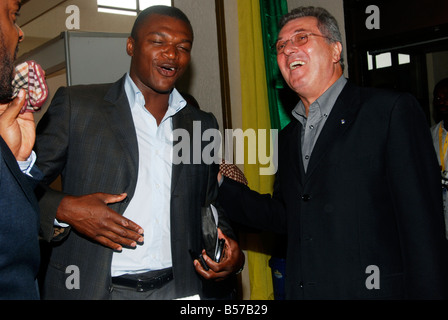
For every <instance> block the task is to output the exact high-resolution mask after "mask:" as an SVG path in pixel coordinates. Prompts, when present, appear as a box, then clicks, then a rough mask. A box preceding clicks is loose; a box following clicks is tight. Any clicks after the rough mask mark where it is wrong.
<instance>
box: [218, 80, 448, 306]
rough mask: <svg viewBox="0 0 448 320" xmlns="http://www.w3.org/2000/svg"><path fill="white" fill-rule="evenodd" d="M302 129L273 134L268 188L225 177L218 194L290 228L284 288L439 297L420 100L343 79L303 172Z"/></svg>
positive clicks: (437, 228) (246, 213)
mask: <svg viewBox="0 0 448 320" xmlns="http://www.w3.org/2000/svg"><path fill="white" fill-rule="evenodd" d="M301 130H302V126H301V124H300V123H299V122H298V121H297V120H295V119H293V120H292V122H291V123H290V124H289V125H288V126H286V127H285V128H284V129H283V130H282V131H281V132H280V134H279V156H278V158H279V164H278V171H277V176H276V180H275V184H274V194H273V196H272V198H271V196H270V195H259V194H258V193H255V192H253V191H250V190H249V189H248V188H247V187H245V186H243V185H241V184H237V183H235V182H234V181H230V179H225V180H224V182H223V184H222V185H221V186H220V189H219V197H218V201H219V202H220V203H221V204H222V205H223V207H224V209H225V211H226V212H227V213H228V214H230V215H231V218H232V219H233V220H235V221H238V222H240V223H245V224H249V225H250V226H253V227H257V228H260V229H267V230H272V231H274V232H277V233H280V232H283V233H287V239H288V240H287V244H288V248H287V257H286V259H287V262H286V296H287V298H288V299H407V298H410V299H439V298H446V297H447V287H448V280H447V279H448V278H447V275H448V272H447V270H448V267H447V261H446V260H447V255H448V249H447V241H446V240H445V238H444V221H443V213H442V198H441V183H440V170H439V168H438V164H437V159H436V156H435V152H434V149H433V146H432V142H431V137H430V133H429V129H428V125H427V123H426V121H425V116H424V113H423V112H422V110H421V108H420V106H419V105H418V103H417V101H416V100H415V99H414V98H413V97H412V96H411V95H409V94H405V93H393V92H389V91H385V90H377V89H367V88H360V87H357V86H355V85H353V84H351V83H350V82H348V83H347V84H346V86H345V87H344V89H343V91H342V92H341V94H340V95H339V97H338V99H337V101H336V103H335V105H334V107H333V110H332V111H331V113H330V115H329V118H328V119H327V122H326V124H325V127H324V128H323V130H322V132H321V134H320V136H319V138H318V140H317V142H316V145H315V148H314V150H313V153H312V155H311V159H310V163H309V166H308V169H307V171H306V173H305V171H304V167H303V164H302V160H301V159H302V153H301ZM373 285H375V286H373Z"/></svg>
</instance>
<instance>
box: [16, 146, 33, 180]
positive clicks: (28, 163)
mask: <svg viewBox="0 0 448 320" xmlns="http://www.w3.org/2000/svg"><path fill="white" fill-rule="evenodd" d="M36 159H37V157H36V153H34V151H31V154H30V156H29V157H28V159H26V160H25V161H17V163H18V164H19V167H20V170H22V172H23V173H24V174H26V175H28V176H30V177H32V175H31V173H30V171H31V168H32V167H33V166H34V163H35V162H36Z"/></svg>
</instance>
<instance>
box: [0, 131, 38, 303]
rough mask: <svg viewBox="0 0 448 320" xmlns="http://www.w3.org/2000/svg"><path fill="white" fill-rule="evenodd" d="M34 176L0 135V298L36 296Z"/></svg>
mask: <svg viewBox="0 0 448 320" xmlns="http://www.w3.org/2000/svg"><path fill="white" fill-rule="evenodd" d="M31 174H32V175H33V176H34V177H35V179H33V178H31V177H29V176H27V175H25V174H23V173H22V171H20V168H19V166H18V164H17V161H16V159H15V158H14V156H13V154H12V153H11V151H10V150H9V148H8V146H7V145H6V143H5V141H4V140H3V139H2V137H0V299H38V298H39V292H38V290H37V282H36V277H37V272H38V270H39V261H40V252H39V234H38V232H39V210H38V209H39V207H38V205H37V200H36V198H35V196H34V191H33V189H34V186H35V185H36V184H37V180H36V179H38V178H39V172H38V171H37V170H36V168H33V170H32V172H31Z"/></svg>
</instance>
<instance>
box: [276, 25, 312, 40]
mask: <svg viewBox="0 0 448 320" xmlns="http://www.w3.org/2000/svg"><path fill="white" fill-rule="evenodd" d="M304 31H308V30H307V29H304V28H301V29H297V30H295V31H294V34H296V33H300V32H304ZM282 39H283V38H277V41H275V43H277V42H279V41H280V40H282Z"/></svg>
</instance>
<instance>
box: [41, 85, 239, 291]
mask: <svg viewBox="0 0 448 320" xmlns="http://www.w3.org/2000/svg"><path fill="white" fill-rule="evenodd" d="M124 79H125V78H124V77H123V78H122V79H120V80H119V81H118V82H116V83H113V84H104V85H92V86H75V87H69V88H61V89H59V90H58V92H57V93H56V95H55V97H54V99H53V101H52V103H51V106H50V107H49V109H48V111H47V113H46V114H45V116H44V117H43V118H42V120H41V121H40V123H39V126H38V129H37V131H38V137H37V140H36V152H37V154H38V159H39V166H41V169H42V171H43V172H44V175H45V178H44V182H45V183H46V184H47V185H48V184H49V183H51V182H52V181H53V180H54V179H55V178H56V177H57V176H58V175H59V174H61V176H62V189H63V193H60V192H55V191H52V190H47V192H46V193H45V194H44V196H43V197H42V198H41V200H40V205H41V209H42V212H44V214H43V221H42V224H44V225H46V226H47V231H48V233H47V237H48V238H51V232H52V231H51V229H52V228H51V225H52V223H53V218H54V217H55V214H56V209H57V206H58V205H59V202H60V200H61V199H62V197H63V196H64V194H70V195H83V194H89V193H94V192H106V193H112V194H118V193H122V192H126V193H127V194H128V199H132V197H133V195H134V191H135V187H136V183H137V174H138V173H137V170H138V148H137V137H136V133H135V128H134V124H133V120H132V115H131V111H130V107H129V103H128V100H127V96H126V93H125V90H124ZM172 120H173V129H178V128H183V129H185V130H187V132H188V133H189V134H190V137H193V121H200V122H201V133H202V132H203V131H204V130H206V129H209V128H217V122H216V119H215V118H214V116H213V115H212V114H210V113H206V112H203V111H200V110H198V109H197V108H195V107H192V106H189V105H187V106H186V107H185V108H183V109H182V110H181V111H179V112H178V113H177V114H176V115H175V116H173V119H172ZM190 143H191V144H192V143H193V139H191V141H190ZM205 145H206V142H204V143H203V145H202V148H204V146H205ZM191 150H193V149H191ZM191 157H193V154H192V152H191ZM217 172H218V165H207V164H205V163H203V162H201V163H199V164H185V163H181V164H178V165H173V172H172V182H171V246H172V261H173V272H174V278H175V282H176V294H177V296H179V297H184V296H190V295H192V294H195V293H198V292H199V293H201V281H200V278H199V276H198V275H197V273H196V271H195V270H194V266H193V262H192V258H191V256H190V254H189V250H190V249H191V250H194V251H196V252H201V250H202V248H203V246H202V233H201V207H202V206H203V205H204V204H205V201H206V199H208V200H210V199H211V200H213V199H214V198H215V197H216V194H217V182H216V175H217ZM127 204H128V201H124V202H122V203H119V204H112V205H111V208H112V209H114V210H115V211H117V212H118V213H120V214H123V212H124V211H125V209H126V207H127ZM221 218H222V221H221V220H220V222H222V225H221V226H222V228H223V229H224V230H223V232H224V233H228V234H229V235H230V236H231V237H234V235H233V234H232V232H231V229H230V228H229V227H228V225H227V224H226V223H225V221H224V217H221ZM111 259H112V250H110V249H108V248H105V247H103V246H101V245H99V244H98V243H95V242H93V241H91V240H89V239H86V238H85V237H83V236H82V235H80V234H78V233H77V232H76V231H74V230H72V231H71V232H70V234H69V235H68V236H67V237H66V238H65V239H64V240H63V241H61V242H60V243H58V244H56V245H54V246H53V248H52V252H51V256H50V261H49V265H48V270H47V273H46V276H45V281H44V291H43V298H46V299H107V298H108V293H109V290H110V289H111V275H110V271H111V270H110V269H111V268H110V266H111ZM70 265H76V266H77V267H78V268H79V270H80V275H81V278H80V289H79V290H68V289H67V288H66V286H65V280H66V279H67V277H68V274H65V271H66V268H67V266H70Z"/></svg>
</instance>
